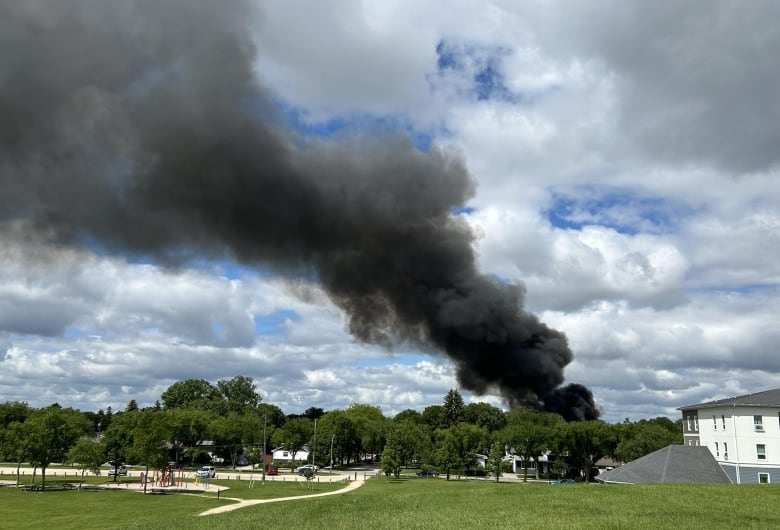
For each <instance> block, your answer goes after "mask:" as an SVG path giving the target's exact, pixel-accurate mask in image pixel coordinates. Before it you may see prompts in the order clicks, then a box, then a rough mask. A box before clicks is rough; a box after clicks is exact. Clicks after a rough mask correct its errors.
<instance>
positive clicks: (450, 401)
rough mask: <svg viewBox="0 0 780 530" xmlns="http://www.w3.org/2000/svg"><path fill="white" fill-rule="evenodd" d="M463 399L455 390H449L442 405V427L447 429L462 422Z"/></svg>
mask: <svg viewBox="0 0 780 530" xmlns="http://www.w3.org/2000/svg"><path fill="white" fill-rule="evenodd" d="M463 409H464V405H463V397H462V396H461V395H460V392H458V391H457V390H455V389H454V388H453V389H450V391H449V392H447V395H446V396H444V403H443V404H442V426H443V427H444V428H445V429H448V428H450V427H452V426H454V425H457V424H458V423H460V422H461V421H463Z"/></svg>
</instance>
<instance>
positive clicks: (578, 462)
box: [557, 420, 617, 482]
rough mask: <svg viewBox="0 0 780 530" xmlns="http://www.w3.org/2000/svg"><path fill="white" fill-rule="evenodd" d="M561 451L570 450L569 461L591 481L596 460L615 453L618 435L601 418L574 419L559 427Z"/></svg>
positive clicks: (558, 435) (586, 479)
mask: <svg viewBox="0 0 780 530" xmlns="http://www.w3.org/2000/svg"><path fill="white" fill-rule="evenodd" d="M557 438H558V446H559V449H560V452H562V453H563V452H568V462H569V464H570V465H571V466H572V467H574V468H575V469H577V470H579V471H580V473H581V475H582V477H583V478H584V479H585V482H590V478H591V473H592V470H593V465H594V464H595V463H596V461H597V460H598V459H599V458H601V457H603V456H607V455H610V454H612V453H613V451H614V450H615V446H616V445H617V437H616V436H615V431H614V429H613V427H612V426H611V425H607V424H606V423H604V422H602V421H599V420H589V421H572V422H569V423H563V424H561V425H560V426H559V427H558V429H557Z"/></svg>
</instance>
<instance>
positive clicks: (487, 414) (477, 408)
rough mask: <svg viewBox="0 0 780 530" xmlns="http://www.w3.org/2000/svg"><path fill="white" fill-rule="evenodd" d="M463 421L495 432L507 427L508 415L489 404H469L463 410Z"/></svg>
mask: <svg viewBox="0 0 780 530" xmlns="http://www.w3.org/2000/svg"><path fill="white" fill-rule="evenodd" d="M463 421H465V422H466V423H470V424H472V425H476V426H477V427H483V428H485V429H487V431H488V432H495V431H498V430H501V429H503V428H504V426H505V425H506V414H505V413H504V411H503V410H501V409H500V408H498V407H494V406H493V405H491V404H489V403H483V402H479V403H469V404H468V405H466V406H465V407H464V408H463Z"/></svg>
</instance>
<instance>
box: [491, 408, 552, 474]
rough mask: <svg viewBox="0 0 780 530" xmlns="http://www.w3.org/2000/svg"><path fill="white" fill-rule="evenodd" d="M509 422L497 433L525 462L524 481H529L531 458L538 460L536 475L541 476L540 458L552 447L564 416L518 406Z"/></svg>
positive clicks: (510, 414)
mask: <svg viewBox="0 0 780 530" xmlns="http://www.w3.org/2000/svg"><path fill="white" fill-rule="evenodd" d="M508 416H509V417H508V424H507V426H506V427H505V428H504V429H502V430H501V431H500V432H499V433H498V434H497V439H498V440H499V441H501V442H503V443H504V444H505V445H506V446H507V447H508V448H509V450H510V452H512V453H513V454H515V455H517V456H519V457H520V460H521V461H522V463H523V482H527V481H528V465H529V463H530V461H531V459H534V460H536V461H537V466H536V476H537V478H539V466H538V458H539V456H540V455H541V454H542V453H543V452H544V451H545V450H548V449H550V448H551V447H552V445H553V442H554V440H555V434H556V432H557V429H558V426H559V425H561V424H562V423H563V418H562V417H560V416H558V415H557V414H551V413H547V412H537V411H535V410H530V409H523V408H518V409H515V410H513V411H512V412H510V413H509V415H508Z"/></svg>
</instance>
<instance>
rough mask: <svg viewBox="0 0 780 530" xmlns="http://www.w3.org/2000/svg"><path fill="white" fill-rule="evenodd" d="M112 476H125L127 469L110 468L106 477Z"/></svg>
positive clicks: (120, 467) (119, 467)
mask: <svg viewBox="0 0 780 530" xmlns="http://www.w3.org/2000/svg"><path fill="white" fill-rule="evenodd" d="M114 475H117V476H119V475H127V468H126V467H125V466H118V467H116V468H113V467H112V468H111V469H109V470H108V476H109V477H113V476H114Z"/></svg>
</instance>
